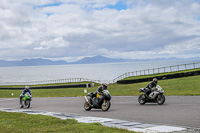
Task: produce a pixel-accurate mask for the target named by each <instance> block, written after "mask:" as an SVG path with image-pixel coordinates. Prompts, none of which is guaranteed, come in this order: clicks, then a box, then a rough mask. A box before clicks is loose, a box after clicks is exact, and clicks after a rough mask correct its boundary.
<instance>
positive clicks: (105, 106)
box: [101, 101, 111, 111]
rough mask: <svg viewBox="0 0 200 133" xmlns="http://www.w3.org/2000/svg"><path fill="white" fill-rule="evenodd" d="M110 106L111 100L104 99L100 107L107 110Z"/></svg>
mask: <svg viewBox="0 0 200 133" xmlns="http://www.w3.org/2000/svg"><path fill="white" fill-rule="evenodd" d="M110 106H111V102H110V101H105V102H103V103H102V105H101V109H102V110H103V111H108V110H109V108H110Z"/></svg>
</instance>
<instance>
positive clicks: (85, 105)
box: [84, 102, 92, 111]
mask: <svg viewBox="0 0 200 133" xmlns="http://www.w3.org/2000/svg"><path fill="white" fill-rule="evenodd" d="M84 109H85V110H86V111H90V110H91V109H92V107H91V106H90V105H89V103H88V102H85V103H84Z"/></svg>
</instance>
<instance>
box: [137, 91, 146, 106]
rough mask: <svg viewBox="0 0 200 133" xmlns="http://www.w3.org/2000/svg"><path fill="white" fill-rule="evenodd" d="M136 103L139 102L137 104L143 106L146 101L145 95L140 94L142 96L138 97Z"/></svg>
mask: <svg viewBox="0 0 200 133" xmlns="http://www.w3.org/2000/svg"><path fill="white" fill-rule="evenodd" d="M138 102H139V104H141V105H144V104H145V103H146V101H145V95H144V94H142V95H140V96H139V97H138Z"/></svg>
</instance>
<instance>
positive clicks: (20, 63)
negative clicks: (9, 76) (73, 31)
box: [0, 58, 67, 67]
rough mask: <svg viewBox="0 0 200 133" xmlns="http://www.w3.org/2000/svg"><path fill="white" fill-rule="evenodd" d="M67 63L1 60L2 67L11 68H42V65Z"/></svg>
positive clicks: (61, 61)
mask: <svg viewBox="0 0 200 133" xmlns="http://www.w3.org/2000/svg"><path fill="white" fill-rule="evenodd" d="M66 64H67V62H66V61H63V60H60V61H52V60H48V59H42V58H37V59H23V60H21V61H5V60H0V67H11V66H40V65H66Z"/></svg>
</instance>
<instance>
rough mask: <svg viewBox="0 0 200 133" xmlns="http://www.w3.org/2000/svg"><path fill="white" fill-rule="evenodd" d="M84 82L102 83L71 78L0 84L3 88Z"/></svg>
mask: <svg viewBox="0 0 200 133" xmlns="http://www.w3.org/2000/svg"><path fill="white" fill-rule="evenodd" d="M84 81H89V82H96V83H101V81H100V80H91V79H86V78H69V79H57V80H46V81H33V82H4V83H0V86H3V85H40V84H57V83H71V82H84Z"/></svg>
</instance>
